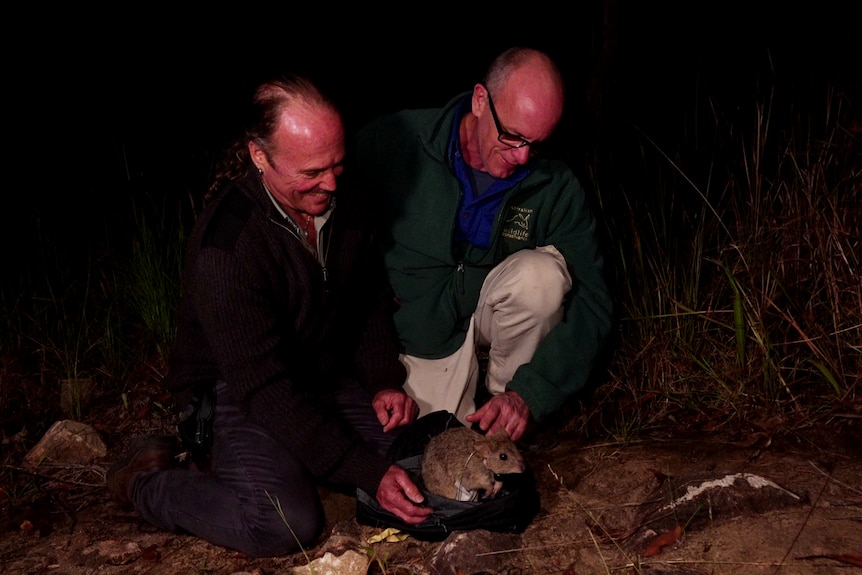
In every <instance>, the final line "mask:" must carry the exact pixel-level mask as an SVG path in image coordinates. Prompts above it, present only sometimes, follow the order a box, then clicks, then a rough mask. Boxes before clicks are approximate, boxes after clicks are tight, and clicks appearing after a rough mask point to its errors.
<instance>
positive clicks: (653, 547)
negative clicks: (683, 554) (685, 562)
mask: <svg viewBox="0 0 862 575" xmlns="http://www.w3.org/2000/svg"><path fill="white" fill-rule="evenodd" d="M680 537H682V526H681V525H677V526H676V527H674V528H673V529H671V530H670V531H665V532H664V533H662V534H661V535H657V536H656V537H655V539H653V540H652V541H651V542H650V544H649V545H648V546H647V548H646V549H644V552H643V556H644V557H653V556H655V555H658V554H659V553H661V550H662V549H663V548H664V547H667V546H668V545H673V544H674V543H676V542H677V541H679V538H680Z"/></svg>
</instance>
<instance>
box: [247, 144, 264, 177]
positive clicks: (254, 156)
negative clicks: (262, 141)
mask: <svg viewBox="0 0 862 575" xmlns="http://www.w3.org/2000/svg"><path fill="white" fill-rule="evenodd" d="M248 155H249V156H250V157H251V161H252V162H254V165H255V167H256V168H257V169H258V171H262V170H263V167H264V166H266V165H267V164H268V163H269V162H267V159H266V152H264V151H263V148H261V147H260V146H258V145H257V142H255V141H254V140H249V142H248Z"/></svg>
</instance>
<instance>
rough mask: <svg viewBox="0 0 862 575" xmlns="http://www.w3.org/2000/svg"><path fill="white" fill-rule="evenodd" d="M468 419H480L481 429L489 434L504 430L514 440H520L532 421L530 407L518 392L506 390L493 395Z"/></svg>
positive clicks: (474, 421)
mask: <svg viewBox="0 0 862 575" xmlns="http://www.w3.org/2000/svg"><path fill="white" fill-rule="evenodd" d="M466 419H467V421H469V422H470V423H476V422H477V421H478V422H479V429H481V430H482V431H484V432H487V433H488V434H489V435H490V434H494V433H497V432H498V431H501V430H502V431H504V432H505V433H506V435H508V436H509V438H510V439H511V440H512V441H518V440H519V439H521V436H523V435H524V432H525V431H526V430H527V424H528V423H529V422H530V408H528V407H527V402H525V401H524V400H523V398H522V397H521V396H520V395H518V393H517V392H514V391H506V392H504V393H501V394H499V395H495V396H494V397H492V398H491V399H490V400H488V403H486V404H485V405H483V406H482V407H480V408H479V409H478V410H476V412H475V413H471V414H470V415H468V416H467V418H466Z"/></svg>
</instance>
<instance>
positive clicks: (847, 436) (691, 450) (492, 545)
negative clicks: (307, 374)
mask: <svg viewBox="0 0 862 575" xmlns="http://www.w3.org/2000/svg"><path fill="white" fill-rule="evenodd" d="M118 448H119V447H118ZM4 450H6V451H7V453H6V454H5V455H6V457H5V458H4V459H5V460H6V463H7V466H8V465H10V462H9V455H10V454H11V453H12V452H14V446H13V445H6V446H4ZM524 454H525V459H526V460H527V463H528V465H529V468H530V471H531V472H532V473H533V474H534V475H535V477H536V481H537V484H538V487H539V491H540V494H541V501H542V509H541V512H540V513H539V515H538V516H537V517H536V518H535V520H534V521H533V522H532V523H531V524H530V526H529V527H528V528H527V529H526V531H524V532H523V533H521V534H491V533H483V532H478V533H473V534H466V535H473V536H474V538H473V539H469V538H468V539H466V540H465V543H464V544H463V545H461V553H462V555H461V558H458V557H455V558H452V557H449V556H447V561H448V562H445V561H442V557H443V555H444V552H450V551H451V548H452V547H453V545H448V544H450V543H455V542H456V540H458V539H457V538H458V537H461V538H462V539H461V540H463V536H464V535H465V534H463V533H453V534H452V535H450V537H449V538H448V539H447V540H446V541H444V542H442V543H441V542H422V541H417V540H415V539H413V538H407V539H406V540H403V541H399V542H379V543H369V542H368V539H369V538H371V537H372V536H374V535H375V534H378V533H379V532H380V529H375V528H371V527H368V526H365V525H360V524H358V523H357V522H356V519H355V499H354V498H353V497H350V496H348V495H345V494H341V493H335V492H330V491H327V490H321V494H322V496H323V501H324V505H325V508H326V511H327V517H328V518H329V522H330V526H329V527H328V528H327V530H326V532H325V533H324V536H323V537H322V538H321V541H320V543H319V545H318V546H316V547H314V548H312V549H308V550H306V553H305V554H303V553H298V554H295V555H292V556H288V557H280V558H272V559H252V558H249V557H247V556H245V555H243V554H241V553H237V552H235V551H231V550H228V549H224V548H220V547H215V546H213V545H210V544H208V543H206V542H204V541H202V540H200V539H198V538H196V537H193V536H189V535H182V534H173V533H165V532H162V531H159V530H157V529H155V528H153V527H151V526H149V525H147V524H146V523H143V522H142V521H141V520H140V518H139V517H138V516H137V515H136V514H135V513H134V512H127V511H123V510H121V509H119V508H117V507H116V506H115V505H114V504H113V503H111V501H110V499H109V497H108V494H107V492H106V490H105V489H104V487H103V481H104V472H105V470H106V469H107V467H108V466H109V464H110V462H111V461H112V460H113V458H115V457H116V456H117V455H118V454H117V453H111V454H109V457H106V458H105V459H106V461H104V462H98V463H96V464H94V465H92V466H88V467H86V468H82V469H75V470H69V469H66V470H64V472H65V476H64V477H65V479H63V477H61V476H60V475H61V474H57V475H56V476H55V477H54V478H53V479H51V480H48V479H47V478H46V477H39V476H33V477H31V480H32V481H37V482H40V489H39V493H40V496H39V497H38V498H36V499H34V500H32V502H30V503H28V504H27V505H26V506H25V507H17V508H14V507H13V506H12V505H11V504H10V503H9V502H10V501H11V500H12V499H14V498H11V497H9V496H10V495H11V494H9V493H6V497H5V501H4V503H3V509H2V510H3V515H2V519H3V530H2V534H0V572H2V573H4V574H7V575H13V574H37V573H38V574H42V573H51V574H67V575H85V574H86V575H94V574H126V573H136V574H138V573H141V574H161V573H211V574H234V573H254V574H259V575H264V574H275V573H290V572H291V570H292V568H293V567H294V566H301V565H307V563H308V562H309V560H313V559H316V558H319V557H321V556H322V555H324V554H325V553H326V552H327V551H328V552H331V553H333V554H335V555H339V554H341V553H343V552H344V551H345V550H346V549H353V550H355V551H357V552H359V553H361V554H363V555H364V556H367V557H369V558H370V557H371V555H373V556H374V557H377V558H379V559H381V560H382V561H381V562H377V561H371V560H369V565H370V566H369V568H368V573H398V574H399V575H404V574H416V575H420V574H425V573H429V574H432V573H433V574H436V573H453V574H454V573H462V574H464V575H473V574H477V573H483V574H487V573H506V574H507V575H514V574H526V573H540V574H553V573H560V574H565V575H573V574H579V575H580V574H590V573H603V574H612V573H677V574H683V573H684V574H725V573H727V574H730V573H733V574H739V573H745V574H748V573H752V574H755V573H788V574H790V573H792V574H796V573H812V574H827V573H836V574H848V573H858V572H860V571H862V432H860V425H859V420H858V419H855V418H849V419H845V420H839V421H837V422H833V425H831V426H830V427H823V428H814V427H812V428H808V429H805V430H801V431H799V430H797V431H793V432H787V431H785V432H780V431H766V432H765V431H763V430H758V431H754V430H749V431H748V432H737V433H723V434H708V435H707V434H703V433H701V434H699V435H697V436H683V435H681V434H675V435H674V434H670V433H667V434H666V435H664V436H660V435H655V436H651V437H645V438H640V439H634V440H631V441H628V442H625V443H623V442H612V441H598V442H587V441H585V440H584V439H583V437H582V436H581V434H580V433H578V432H576V431H575V430H566V429H560V430H557V431H555V432H553V433H546V434H544V435H542V436H540V437H539V438H538V439H537V441H536V442H535V443H534V444H532V445H525V446H524ZM753 478H757V480H756V481H755V480H754V479H753ZM755 484H756V485H759V487H758V488H755V487H752V485H755ZM5 489H6V491H7V492H8V490H9V489H10V487H9V486H5ZM479 535H484V538H482V537H479ZM447 545H448V547H447ZM465 557H466V558H465ZM477 566H478V567H477ZM319 572H320V571H318V573H319Z"/></svg>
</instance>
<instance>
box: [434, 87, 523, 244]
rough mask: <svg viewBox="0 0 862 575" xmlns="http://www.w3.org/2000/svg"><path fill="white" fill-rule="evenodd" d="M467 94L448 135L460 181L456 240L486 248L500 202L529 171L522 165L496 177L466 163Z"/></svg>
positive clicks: (451, 159) (452, 159) (456, 173)
mask: <svg viewBox="0 0 862 575" xmlns="http://www.w3.org/2000/svg"><path fill="white" fill-rule="evenodd" d="M470 97H471V96H470V94H468V95H467V96H465V98H464V101H463V102H461V104H460V106H459V107H458V112H457V113H456V114H455V121H454V122H453V124H452V132H451V133H450V135H449V162H450V164H451V166H452V169H453V170H454V171H455V177H456V178H458V181H459V182H460V184H461V206H460V207H459V209H458V222H457V223H458V225H457V226H456V228H455V241H458V242H463V241H466V242H469V243H471V244H473V245H474V246H477V247H480V248H483V249H488V248H489V247H491V234H492V233H493V231H494V220H496V219H497V214H498V213H499V212H500V208H501V207H502V205H503V198H504V197H505V195H506V191H507V190H508V189H509V188H511V187H512V186H514V185H515V184H516V183H518V182H520V181H521V180H523V179H524V178H525V177H527V174H529V173H530V170H529V168H527V167H525V166H521V167H519V168H518V169H517V170H515V172H514V173H513V174H512V175H511V176H509V177H508V178H495V177H493V176H491V175H489V174H488V173H486V172H480V171H479V170H475V169H473V168H471V167H470V166H468V165H467V163H466V162H465V161H464V155H463V154H462V152H461V138H460V137H459V127H460V125H461V118H463V117H464V114H465V113H466V112H467V109H468V106H469V104H470Z"/></svg>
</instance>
